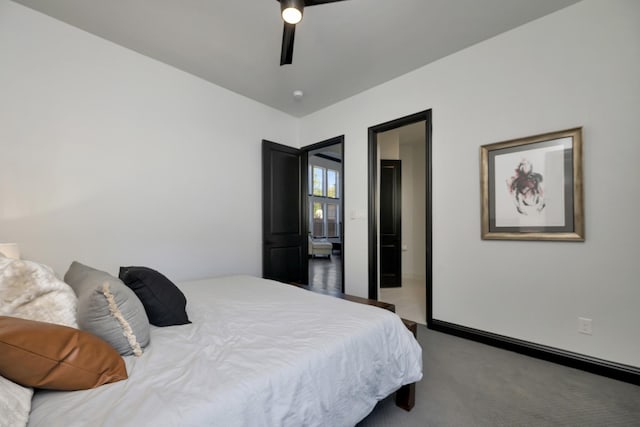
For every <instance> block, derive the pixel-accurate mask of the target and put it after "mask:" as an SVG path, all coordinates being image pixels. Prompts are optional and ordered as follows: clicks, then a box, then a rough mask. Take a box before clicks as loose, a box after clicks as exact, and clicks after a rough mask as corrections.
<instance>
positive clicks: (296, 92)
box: [293, 89, 304, 100]
mask: <svg viewBox="0 0 640 427" xmlns="http://www.w3.org/2000/svg"><path fill="white" fill-rule="evenodd" d="M303 96H304V93H303V92H302V91H301V90H300V89H298V90H294V91H293V98H294V99H298V100H300V99H302V97H303Z"/></svg>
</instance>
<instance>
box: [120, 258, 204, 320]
mask: <svg viewBox="0 0 640 427" xmlns="http://www.w3.org/2000/svg"><path fill="white" fill-rule="evenodd" d="M119 277H120V280H122V281H123V282H124V283H125V285H127V286H128V287H129V288H131V290H132V291H133V292H135V294H136V295H137V296H138V298H139V299H140V301H141V302H142V305H143V306H144V310H145V311H146V312H147V317H148V318H149V323H151V324H153V325H156V326H172V325H185V324H187V323H191V322H190V321H189V318H188V317H187V312H186V311H185V307H186V305H187V299H186V298H185V296H184V294H183V293H182V291H181V290H180V289H178V287H177V286H176V285H174V284H173V282H171V280H169V279H167V278H166V277H165V276H164V275H162V274H161V273H158V272H157V271H155V270H152V269H150V268H147V267H120V274H119Z"/></svg>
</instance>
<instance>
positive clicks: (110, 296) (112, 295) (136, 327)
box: [64, 261, 149, 356]
mask: <svg viewBox="0 0 640 427" xmlns="http://www.w3.org/2000/svg"><path fill="white" fill-rule="evenodd" d="M64 281H65V282H66V283H68V284H69V285H70V286H71V287H72V288H73V290H74V291H75V293H76V295H77V296H78V327H79V328H80V329H82V330H84V331H87V332H90V333H92V334H94V335H97V336H98V337H100V338H102V339H103V340H105V341H106V342H108V343H109V344H111V345H112V346H113V348H115V349H116V350H117V351H118V352H119V353H120V354H121V355H123V356H128V355H131V354H134V355H136V356H140V355H142V348H144V347H146V346H147V345H148V344H149V319H148V318H147V314H146V313H145V311H144V307H143V305H142V303H141V302H140V300H139V299H138V297H137V296H136V294H135V293H134V292H133V291H132V290H131V289H129V288H128V287H127V286H126V285H125V284H124V283H122V281H121V280H119V279H117V278H116V277H113V276H111V275H110V274H109V273H106V272H104V271H100V270H96V269H94V268H91V267H87V266H86V265H83V264H80V263H79V262H77V261H74V262H73V263H72V264H71V267H69V271H67V274H65V275H64Z"/></svg>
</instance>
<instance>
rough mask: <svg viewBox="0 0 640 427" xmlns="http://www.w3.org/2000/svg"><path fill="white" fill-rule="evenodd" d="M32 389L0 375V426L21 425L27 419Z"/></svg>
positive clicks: (25, 423)
mask: <svg viewBox="0 0 640 427" xmlns="http://www.w3.org/2000/svg"><path fill="white" fill-rule="evenodd" d="M31 396H33V389H32V388H28V387H22V386H21V385H18V384H16V383H14V382H13V381H9V380H8V379H6V378H4V377H2V376H0V414H2V415H1V416H0V427H22V426H26V425H27V422H28V421H29V411H31Z"/></svg>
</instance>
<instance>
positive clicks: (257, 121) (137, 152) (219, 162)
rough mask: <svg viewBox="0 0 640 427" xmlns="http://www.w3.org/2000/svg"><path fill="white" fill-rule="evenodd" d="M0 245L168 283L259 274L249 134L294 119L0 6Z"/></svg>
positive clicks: (283, 136)
mask: <svg viewBox="0 0 640 427" xmlns="http://www.w3.org/2000/svg"><path fill="white" fill-rule="evenodd" d="M0 58H1V59H0V242H1V241H5V242H6V241H17V242H18V243H19V244H20V248H21V250H22V253H23V257H24V258H27V259H34V260H39V261H41V262H43V263H46V264H49V265H51V266H52V267H53V268H54V269H55V270H56V272H57V273H58V274H61V275H62V274H64V273H65V271H66V269H67V268H68V266H69V263H70V262H71V261H72V260H74V259H77V260H79V261H81V262H85V263H88V264H89V265H92V266H95V267H97V268H101V269H106V270H108V271H110V272H112V273H117V268H118V266H120V265H125V264H126V265H131V264H137V265H147V266H150V267H155V268H157V269H159V270H160V271H162V272H164V273H165V274H167V275H168V276H169V277H170V278H173V279H175V280H182V279H188V278H195V277H203V276H211V275H221V274H228V273H249V274H257V275H260V274H261V249H260V247H261V175H260V170H261V163H260V156H261V154H260V153H261V150H260V144H261V139H262V138H265V139H270V140H273V141H278V142H281V143H285V144H289V145H296V146H297V145H298V141H297V139H298V138H297V133H298V120H297V119H294V118H293V117H291V116H288V115H286V114H283V113H280V112H278V111H276V110H273V109H271V108H269V107H266V106H264V105H262V104H258V103H256V102H254V101H251V100H249V99H247V98H244V97H242V96H239V95H237V94H234V93H232V92H229V91H227V90H225V89H222V88H220V87H217V86H215V85H212V84H210V83H207V82H205V81H203V80H201V79H199V78H196V77H193V76H191V75H189V74H186V73H184V72H181V71H178V70H176V69H174V68H172V67H169V66H167V65H164V64H162V63H159V62H156V61H154V60H152V59H149V58H147V57H144V56H142V55H139V54H137V53H135V52H132V51H130V50H127V49H124V48H122V47H119V46H117V45H114V44H112V43H110V42H107V41H105V40H103V39H100V38H97V37H95V36H92V35H90V34H88V33H85V32H83V31H81V30H78V29H76V28H74V27H71V26H68V25H66V24H63V23H61V22H59V21H56V20H54V19H52V18H49V17H47V16H45V15H42V14H40V13H37V12H34V11H32V10H31V9H27V8H25V7H23V6H20V5H18V4H16V3H13V2H9V1H6V0H0Z"/></svg>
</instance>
